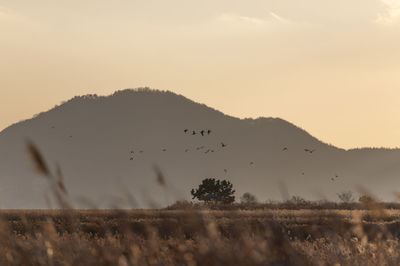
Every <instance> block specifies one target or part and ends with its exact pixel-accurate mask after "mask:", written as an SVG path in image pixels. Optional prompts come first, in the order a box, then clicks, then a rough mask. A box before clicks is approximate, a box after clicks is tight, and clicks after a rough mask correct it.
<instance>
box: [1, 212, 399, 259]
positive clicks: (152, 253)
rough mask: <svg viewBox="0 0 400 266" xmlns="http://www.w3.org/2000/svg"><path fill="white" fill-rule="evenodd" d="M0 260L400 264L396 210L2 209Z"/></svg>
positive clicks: (397, 213)
mask: <svg viewBox="0 0 400 266" xmlns="http://www.w3.org/2000/svg"><path fill="white" fill-rule="evenodd" d="M0 220H1V230H0V234H1V236H0V239H1V241H0V265H398V264H399V263H400V242H399V237H400V211H399V210H383V209H379V210H378V209H376V210H369V211H368V210H367V211H366V210H353V211H349V210H330V211H324V210H253V211H251V210H250V211H247V210H246V211H240V210H235V211H218V210H214V211H206V210H201V211H194V210H132V211H111V210H90V211H89V210H88V211H85V210H82V211H78V210H76V211H72V210H49V211H46V210H32V211H17V210H16V211H11V210H10V211H2V212H0Z"/></svg>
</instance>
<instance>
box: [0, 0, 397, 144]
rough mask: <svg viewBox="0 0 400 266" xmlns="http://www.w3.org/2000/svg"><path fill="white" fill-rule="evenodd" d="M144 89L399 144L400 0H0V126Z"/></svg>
mask: <svg viewBox="0 0 400 266" xmlns="http://www.w3.org/2000/svg"><path fill="white" fill-rule="evenodd" d="M140 86H149V87H152V88H157V89H162V90H171V91H174V92H176V93H180V94H183V95H185V96H186V97H188V98H191V99H193V100H195V101H198V102H201V103H206V104H207V105H209V106H211V107H214V108H216V109H219V110H221V111H223V112H224V113H227V114H230V115H233V116H237V117H241V118H244V117H254V118H256V117H259V116H274V117H281V118H283V119H286V120H288V121H290V122H293V123H294V124H296V125H298V126H300V127H302V128H304V129H306V130H307V131H308V132H310V133H311V134H312V135H314V136H316V137H318V138H319V139H321V140H323V141H325V142H328V143H331V144H334V145H336V146H339V147H343V148H352V147H362V146H375V147H376V146H385V147H397V146H400V0H335V1H332V0H302V1H298V0H201V1H198V0H196V1H195V0H168V1H166V0H117V1H109V0H84V1H82V0H68V1H61V0H58V1H57V0H56V1H55V0H35V1H32V0H0V114H1V116H0V129H3V128H5V127H7V126H8V125H10V124H11V123H15V122H17V121H19V120H22V119H26V118H30V117H31V116H32V115H34V114H35V113H39V112H41V111H45V110H48V109H49V108H51V107H53V106H54V105H55V104H59V103H60V102H61V101H63V100H67V99H69V98H71V97H73V96H75V95H82V94H88V93H97V94H101V95H103V94H110V93H112V92H113V91H115V90H117V89H123V88H135V87H140Z"/></svg>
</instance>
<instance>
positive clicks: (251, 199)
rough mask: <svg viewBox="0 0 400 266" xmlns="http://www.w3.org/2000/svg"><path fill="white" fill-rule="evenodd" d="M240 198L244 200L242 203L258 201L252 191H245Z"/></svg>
mask: <svg viewBox="0 0 400 266" xmlns="http://www.w3.org/2000/svg"><path fill="white" fill-rule="evenodd" d="M240 200H241V201H242V203H256V202H257V198H256V196H254V195H253V194H251V193H250V192H246V193H244V194H243V195H242V197H241V198H240Z"/></svg>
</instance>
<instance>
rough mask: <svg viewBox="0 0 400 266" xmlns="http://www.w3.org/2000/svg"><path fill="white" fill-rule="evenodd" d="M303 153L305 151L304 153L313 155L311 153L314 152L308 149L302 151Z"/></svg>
mask: <svg viewBox="0 0 400 266" xmlns="http://www.w3.org/2000/svg"><path fill="white" fill-rule="evenodd" d="M304 151H305V152H308V153H313V152H315V150H309V149H304Z"/></svg>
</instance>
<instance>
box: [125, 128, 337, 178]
mask: <svg viewBox="0 0 400 266" xmlns="http://www.w3.org/2000/svg"><path fill="white" fill-rule="evenodd" d="M183 132H184V134H188V135H192V136H194V135H201V136H203V137H204V136H208V135H210V134H211V133H212V130H210V129H206V130H204V129H203V130H199V131H196V130H189V129H187V128H185V129H184V130H183ZM227 146H228V145H227V144H226V143H224V142H220V143H219V145H218V147H220V148H226V147H227ZM195 150H196V151H204V153H205V154H208V153H214V152H215V149H212V148H207V149H206V147H205V146H204V145H202V146H198V147H196V148H195ZM161 151H162V152H166V151H167V149H166V148H163V149H161ZM189 151H190V149H189V148H186V149H185V153H187V152H189ZM287 151H289V148H288V147H283V149H282V152H287ZM143 152H144V151H143V150H140V151H139V153H143ZM304 152H306V153H309V154H313V153H314V152H316V149H309V148H305V149H304ZM134 153H135V152H134V151H133V150H132V151H131V157H130V160H131V161H132V160H134ZM249 165H250V166H253V165H254V162H253V161H251V162H249ZM223 171H224V173H225V174H227V173H228V169H226V168H225V169H224V170H223ZM301 174H302V175H303V176H304V175H305V173H304V172H302V173H301ZM338 178H339V175H338V174H335V176H334V177H331V179H330V180H331V181H333V182H334V181H335V180H336V179H338Z"/></svg>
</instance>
